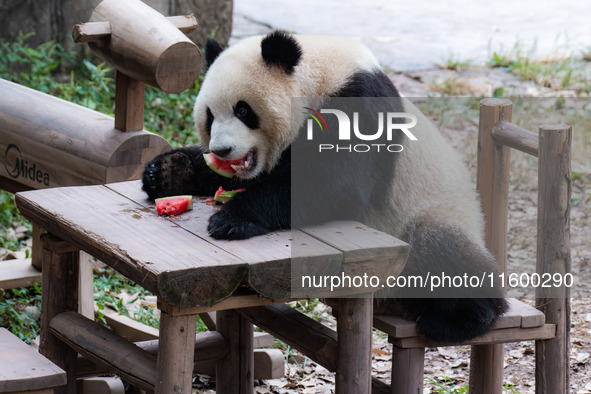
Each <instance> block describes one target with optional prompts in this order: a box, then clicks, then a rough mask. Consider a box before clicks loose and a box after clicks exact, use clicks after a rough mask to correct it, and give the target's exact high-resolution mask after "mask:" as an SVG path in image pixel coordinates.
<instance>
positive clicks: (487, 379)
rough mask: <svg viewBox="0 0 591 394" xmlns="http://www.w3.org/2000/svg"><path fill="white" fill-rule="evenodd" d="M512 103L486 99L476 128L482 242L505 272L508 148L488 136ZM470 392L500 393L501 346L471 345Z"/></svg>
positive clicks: (506, 115)
mask: <svg viewBox="0 0 591 394" xmlns="http://www.w3.org/2000/svg"><path fill="white" fill-rule="evenodd" d="M511 115H512V104H511V101H510V100H507V99H493V98H488V99H484V100H482V101H481V102H480V124H479V127H478V173H477V178H476V187H477V189H478V191H479V192H480V199H481V201H482V209H483V211H484V218H485V227H484V228H485V243H486V247H487V248H488V249H489V251H490V252H491V253H492V254H493V256H495V258H496V259H497V262H498V264H499V272H506V271H507V243H506V238H507V214H508V206H509V205H508V199H507V195H508V191H509V152H510V149H509V148H507V147H505V146H503V145H502V144H500V143H497V142H496V141H495V140H494V139H493V138H492V135H491V130H492V128H493V126H494V125H495V124H496V123H498V122H500V121H508V122H510V121H511ZM470 364H471V368H470V390H471V391H473V392H475V393H484V394H488V393H490V394H492V393H497V394H500V393H501V390H502V386H503V345H502V344H499V345H479V346H472V351H471V355H470Z"/></svg>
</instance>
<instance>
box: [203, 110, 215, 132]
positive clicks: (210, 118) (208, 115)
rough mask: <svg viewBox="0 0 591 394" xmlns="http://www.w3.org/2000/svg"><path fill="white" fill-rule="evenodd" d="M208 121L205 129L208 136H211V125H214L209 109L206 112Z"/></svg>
mask: <svg viewBox="0 0 591 394" xmlns="http://www.w3.org/2000/svg"><path fill="white" fill-rule="evenodd" d="M206 115H207V121H206V122H205V127H207V134H209V135H211V125H213V114H212V113H211V110H210V109H209V107H207V111H206Z"/></svg>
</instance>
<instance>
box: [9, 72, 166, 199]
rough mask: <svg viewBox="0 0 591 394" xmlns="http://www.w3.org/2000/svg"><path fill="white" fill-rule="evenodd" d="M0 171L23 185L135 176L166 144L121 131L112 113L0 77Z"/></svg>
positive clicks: (150, 136)
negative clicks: (92, 108) (107, 113)
mask: <svg viewBox="0 0 591 394" xmlns="http://www.w3.org/2000/svg"><path fill="white" fill-rule="evenodd" d="M0 91H2V95H0V120H1V121H0V177H4V178H6V179H11V180H13V181H15V182H17V183H19V184H22V185H24V186H25V187H26V188H27V189H44V188H52V187H58V186H74V185H89V184H104V183H107V182H118V181H124V180H130V179H139V178H140V177H141V174H142V171H143V165H144V164H145V162H146V161H147V160H149V159H150V158H151V157H154V156H156V155H158V154H160V153H163V152H165V151H167V150H170V149H171V147H170V144H168V142H166V140H164V139H163V138H162V137H159V136H157V135H155V134H152V133H149V132H147V131H143V130H142V131H137V132H128V133H122V132H120V131H119V130H116V129H115V128H114V127H113V118H112V117H110V116H107V115H103V114H101V113H98V112H96V111H92V110H90V109H87V108H84V107H82V106H79V105H76V104H72V103H70V102H68V101H65V100H61V99H58V98H56V97H53V96H50V95H47V94H44V93H41V92H38V91H36V90H33V89H29V88H26V87H24V86H21V85H18V84H15V83H12V82H8V81H6V80H3V79H0Z"/></svg>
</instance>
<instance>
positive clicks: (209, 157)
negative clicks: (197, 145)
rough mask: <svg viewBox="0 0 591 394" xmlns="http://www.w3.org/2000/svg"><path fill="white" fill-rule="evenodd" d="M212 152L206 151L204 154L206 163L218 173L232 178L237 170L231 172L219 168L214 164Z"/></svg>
mask: <svg viewBox="0 0 591 394" xmlns="http://www.w3.org/2000/svg"><path fill="white" fill-rule="evenodd" d="M212 156H213V154H212V153H204V154H203V159H204V160H205V164H207V166H208V167H209V168H210V169H211V170H212V171H213V172H215V173H216V174H218V175H221V176H223V177H225V178H232V177H233V176H234V173H235V171H233V172H229V171H226V170H222V169H221V168H218V167H216V166H215V165H214V162H213V160H212Z"/></svg>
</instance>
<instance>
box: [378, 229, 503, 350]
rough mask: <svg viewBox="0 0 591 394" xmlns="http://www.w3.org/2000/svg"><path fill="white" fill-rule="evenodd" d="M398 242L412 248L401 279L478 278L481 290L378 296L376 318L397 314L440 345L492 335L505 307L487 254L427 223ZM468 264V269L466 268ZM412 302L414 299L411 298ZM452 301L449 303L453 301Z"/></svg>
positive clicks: (452, 232) (412, 290) (460, 234)
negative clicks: (492, 283)
mask: <svg viewBox="0 0 591 394" xmlns="http://www.w3.org/2000/svg"><path fill="white" fill-rule="evenodd" d="M401 238H402V240H404V241H405V242H407V243H408V244H409V245H410V248H411V250H410V253H409V258H408V260H407V262H406V266H405V268H404V270H403V272H402V273H401V274H400V276H401V277H405V278H409V277H413V276H414V277H418V276H420V277H422V278H427V277H428V275H441V273H445V274H446V275H447V276H449V277H454V276H460V277H463V276H464V275H467V276H468V277H470V276H476V277H478V278H482V275H483V273H485V277H486V279H487V280H486V282H485V284H484V285H483V286H482V287H478V288H474V287H470V286H467V287H460V288H458V287H453V288H445V289H444V288H437V289H435V290H434V291H431V290H430V289H422V288H420V287H418V286H411V287H407V288H398V289H392V290H389V291H387V292H379V293H377V295H376V299H375V302H374V313H376V314H389V315H391V314H396V315H400V316H404V317H406V318H408V319H411V320H416V321H417V327H418V331H419V333H421V334H423V335H425V336H426V337H428V338H430V339H432V340H434V341H438V342H459V341H463V340H466V339H470V338H474V337H476V336H479V335H482V334H484V333H485V332H487V331H488V330H490V329H491V328H492V327H493V325H494V323H495V321H496V319H497V317H498V316H499V315H500V314H502V313H504V312H505V311H506V309H507V303H506V301H505V299H504V298H503V294H502V292H501V290H500V288H499V287H498V283H497V282H496V281H495V284H496V285H495V287H490V282H489V280H490V277H489V274H491V273H492V274H493V277H494V278H496V273H497V265H496V262H495V259H494V258H493V257H492V255H491V254H490V253H489V252H488V250H486V249H484V248H482V247H480V246H478V245H476V244H474V243H473V242H472V241H471V240H470V239H469V238H468V237H467V236H466V235H465V234H464V233H463V232H462V231H461V230H460V229H457V228H453V227H450V226H449V225H447V224H443V223H438V222H436V221H434V220H432V219H430V218H422V219H417V220H415V221H414V222H413V223H411V224H409V225H408V227H407V229H406V232H405V234H404V235H403V236H402V237H401ZM467 262H469V264H467ZM413 297H414V298H413ZM451 297H453V298H451Z"/></svg>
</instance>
